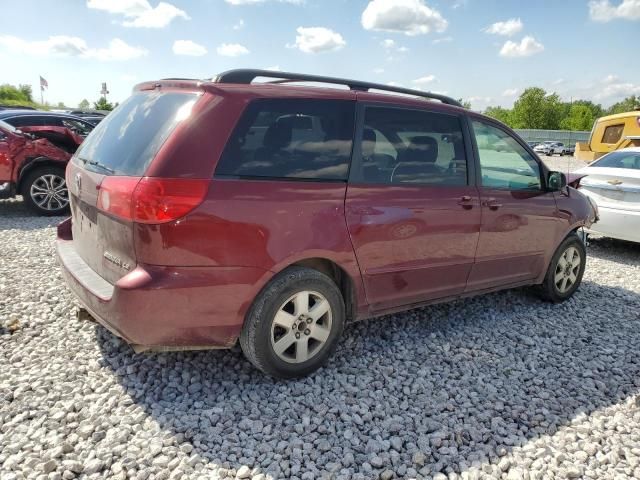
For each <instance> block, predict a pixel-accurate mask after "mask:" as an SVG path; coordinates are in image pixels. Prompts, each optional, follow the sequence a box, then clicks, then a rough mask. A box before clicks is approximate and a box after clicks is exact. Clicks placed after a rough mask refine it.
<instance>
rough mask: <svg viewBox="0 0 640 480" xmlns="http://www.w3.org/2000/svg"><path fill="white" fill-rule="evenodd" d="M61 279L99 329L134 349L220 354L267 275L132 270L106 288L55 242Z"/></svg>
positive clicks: (65, 244) (68, 243)
mask: <svg viewBox="0 0 640 480" xmlns="http://www.w3.org/2000/svg"><path fill="white" fill-rule="evenodd" d="M57 251H58V259H59V261H60V264H61V267H62V274H63V276H64V278H65V281H66V282H67V284H68V286H69V287H70V289H71V290H72V291H73V293H74V294H75V295H76V297H77V298H78V300H79V301H80V302H81V303H82V305H83V306H84V307H85V308H86V309H87V310H88V311H89V313H91V315H92V316H93V317H94V318H95V319H96V320H97V321H98V322H99V323H101V324H102V325H103V326H104V327H105V328H107V329H108V330H110V331H111V332H112V333H114V334H115V335H117V336H119V337H121V338H123V339H124V340H126V341H127V342H128V343H130V344H133V345H135V346H136V347H137V348H139V349H147V348H151V349H155V348H158V347H160V348H165V347H175V348H180V349H188V348H215V347H218V348H221V347H222V348H224V347H231V346H232V345H233V344H234V343H235V342H236V340H237V338H238V336H239V334H240V330H241V329H242V324H243V321H244V315H245V313H246V311H247V309H248V307H249V306H250V304H251V302H252V300H253V298H254V297H255V295H256V294H257V291H258V290H259V289H260V288H261V286H262V285H263V284H264V282H266V277H268V276H270V273H269V272H267V271H264V270H262V269H258V268H253V267H204V268H201V267H161V266H152V265H138V266H137V267H136V268H135V269H134V270H132V271H131V272H129V273H128V274H126V275H125V276H124V277H122V278H121V279H120V280H119V281H118V282H116V284H115V285H110V284H109V283H108V282H106V280H104V279H102V278H101V277H100V276H99V275H98V274H97V273H96V272H94V271H93V270H91V269H90V268H89V267H88V266H87V265H86V263H84V261H83V260H82V259H81V258H80V257H79V255H77V253H75V249H74V248H73V240H69V239H64V238H58V241H57Z"/></svg>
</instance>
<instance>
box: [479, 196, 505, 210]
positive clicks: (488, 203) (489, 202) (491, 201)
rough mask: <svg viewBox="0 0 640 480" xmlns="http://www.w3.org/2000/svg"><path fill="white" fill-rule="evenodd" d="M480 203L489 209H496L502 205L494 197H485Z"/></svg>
mask: <svg viewBox="0 0 640 480" xmlns="http://www.w3.org/2000/svg"><path fill="white" fill-rule="evenodd" d="M482 205H483V206H485V207H489V209H490V210H497V209H499V208H500V207H501V206H502V204H501V203H498V201H497V200H496V199H495V198H487V199H486V200H484V201H483V202H482Z"/></svg>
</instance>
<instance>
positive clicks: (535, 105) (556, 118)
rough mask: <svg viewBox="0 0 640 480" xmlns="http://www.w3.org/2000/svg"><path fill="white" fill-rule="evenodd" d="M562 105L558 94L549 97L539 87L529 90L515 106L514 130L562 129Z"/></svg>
mask: <svg viewBox="0 0 640 480" xmlns="http://www.w3.org/2000/svg"><path fill="white" fill-rule="evenodd" d="M561 113H562V103H561V102H560V97H558V95H557V94H555V93H554V94H551V95H547V92H546V91H544V89H542V88H539V87H531V88H527V89H526V90H525V91H524V92H523V93H522V95H520V98H518V100H516V103H515V104H514V105H513V112H512V114H511V117H512V118H511V122H512V123H511V126H512V127H513V128H535V129H550V130H553V129H557V128H559V127H560V116H561Z"/></svg>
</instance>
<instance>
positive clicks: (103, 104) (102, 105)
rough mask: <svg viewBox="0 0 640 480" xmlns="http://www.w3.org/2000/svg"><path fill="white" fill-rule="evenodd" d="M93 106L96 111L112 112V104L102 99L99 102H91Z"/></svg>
mask: <svg viewBox="0 0 640 480" xmlns="http://www.w3.org/2000/svg"><path fill="white" fill-rule="evenodd" d="M93 106H94V108H95V109H96V110H113V104H112V103H110V102H108V101H107V99H106V98H104V97H100V100H98V101H97V102H93Z"/></svg>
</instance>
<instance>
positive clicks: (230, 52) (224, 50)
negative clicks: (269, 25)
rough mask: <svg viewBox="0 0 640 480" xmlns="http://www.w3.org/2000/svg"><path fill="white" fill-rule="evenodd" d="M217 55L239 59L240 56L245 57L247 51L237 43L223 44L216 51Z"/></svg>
mask: <svg viewBox="0 0 640 480" xmlns="http://www.w3.org/2000/svg"><path fill="white" fill-rule="evenodd" d="M216 51H217V52H218V55H222V56H223V57H239V56H240V55H246V54H248V53H249V50H248V49H247V47H245V46H244V45H240V44H239V43H223V44H222V45H220V46H218V48H217V49H216Z"/></svg>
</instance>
